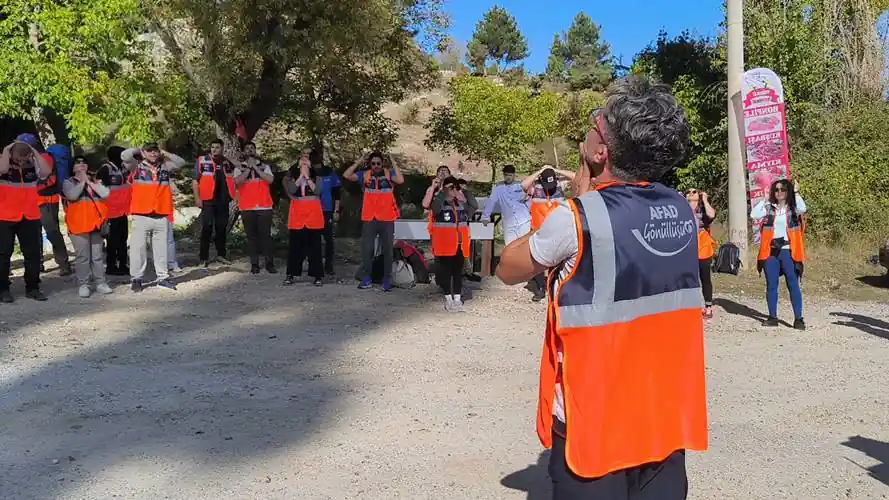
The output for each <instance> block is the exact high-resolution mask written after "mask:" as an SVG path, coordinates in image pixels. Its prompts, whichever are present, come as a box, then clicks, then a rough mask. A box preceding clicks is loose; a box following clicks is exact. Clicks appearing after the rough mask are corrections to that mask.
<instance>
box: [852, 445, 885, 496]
mask: <svg viewBox="0 0 889 500" xmlns="http://www.w3.org/2000/svg"><path fill="white" fill-rule="evenodd" d="M842 444H843V446H847V447H849V448H852V449H853V450H858V451H860V452H862V453H864V454H865V455H867V456H869V457H871V458H873V459H874V460H877V461H879V462H880V463H879V464H877V465H874V466H873V467H867V468H864V467H862V468H864V469H865V470H867V472H868V474H869V475H870V476H871V477H872V478H874V479H876V480H877V481H880V482H881V483H883V484H885V485H886V486H889V443H884V442H882V441H877V440H875V439H870V438H866V437H862V436H852V437H850V438H849V440H848V441H845V442H844V443H842ZM853 463H854V462H853ZM856 465H858V464H856ZM859 467H860V466H859Z"/></svg>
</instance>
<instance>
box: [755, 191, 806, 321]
mask: <svg viewBox="0 0 889 500" xmlns="http://www.w3.org/2000/svg"><path fill="white" fill-rule="evenodd" d="M805 213H806V202H805V201H803V199H802V197H801V196H800V195H799V193H798V192H797V189H796V183H795V182H794V183H791V182H790V181H788V180H787V179H780V180H777V181H775V182H774V183H772V187H771V189H770V190H769V199H768V200H762V201H760V202H759V203H757V204H756V206H754V207H753V209H752V210H751V211H750V218H751V219H753V220H754V221H762V231H761V232H760V241H759V255H758V257H757V259H756V261H757V262H756V267H757V269H758V270H759V272H760V273H762V272H763V270H765V273H766V303H767V304H768V307H769V317H768V319H766V321H765V325H766V326H772V327H775V326H778V280H779V279H780V277H781V275H782V274H783V275H784V280H785V281H786V282H787V290H788V291H789V292H790V304H791V305H792V306H793V315H794V321H793V327H794V328H796V329H797V330H805V329H806V322H805V320H804V319H803V292H802V290H801V289H800V286H799V279H800V277H801V276H802V274H803V265H804V263H805V261H806V245H805V238H804V237H803V232H804V230H805V225H804V224H803V221H802V216H803V214H805Z"/></svg>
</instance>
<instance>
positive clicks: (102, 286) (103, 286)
mask: <svg viewBox="0 0 889 500" xmlns="http://www.w3.org/2000/svg"><path fill="white" fill-rule="evenodd" d="M96 291H97V292H99V293H101V294H102V295H108V294H110V293H114V290H113V289H112V288H111V287H110V286H108V283H99V284H98V285H96Z"/></svg>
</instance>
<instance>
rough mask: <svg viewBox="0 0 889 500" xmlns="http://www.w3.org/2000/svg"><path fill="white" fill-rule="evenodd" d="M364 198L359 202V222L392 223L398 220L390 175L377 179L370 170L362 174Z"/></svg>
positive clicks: (387, 173) (388, 172)
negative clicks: (376, 221)
mask: <svg viewBox="0 0 889 500" xmlns="http://www.w3.org/2000/svg"><path fill="white" fill-rule="evenodd" d="M363 175H364V196H363V199H362V201H361V220H363V221H365V222H367V221H371V220H374V219H376V220H378V221H381V222H392V221H394V220H395V219H398V216H399V213H398V206H397V205H396V204H395V183H394V182H393V181H392V173H391V172H390V171H389V170H386V171H385V175H384V176H381V177H377V176H374V175H372V174H371V171H370V170H367V171H365V172H364V174H363Z"/></svg>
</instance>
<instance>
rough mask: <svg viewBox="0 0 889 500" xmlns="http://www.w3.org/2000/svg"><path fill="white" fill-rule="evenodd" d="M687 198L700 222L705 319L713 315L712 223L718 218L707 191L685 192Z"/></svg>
mask: <svg viewBox="0 0 889 500" xmlns="http://www.w3.org/2000/svg"><path fill="white" fill-rule="evenodd" d="M685 199H686V200H688V205H689V206H690V207H691V210H692V212H694V214H695V220H696V221H697V223H698V268H699V269H700V272H701V291H702V292H703V293H704V319H710V318H712V317H713V277H712V276H711V275H710V266H711V264H712V262H713V245H714V243H715V241H714V240H713V236H711V235H710V224H712V223H713V219H715V218H716V210H714V209H713V206H712V205H710V200H709V199H708V197H707V193H705V192H703V191H698V190H697V189H694V188H692V189H689V190H688V191H686V192H685Z"/></svg>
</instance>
